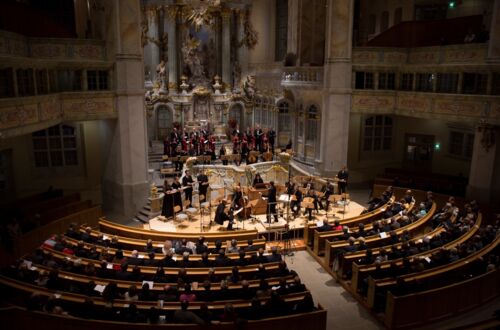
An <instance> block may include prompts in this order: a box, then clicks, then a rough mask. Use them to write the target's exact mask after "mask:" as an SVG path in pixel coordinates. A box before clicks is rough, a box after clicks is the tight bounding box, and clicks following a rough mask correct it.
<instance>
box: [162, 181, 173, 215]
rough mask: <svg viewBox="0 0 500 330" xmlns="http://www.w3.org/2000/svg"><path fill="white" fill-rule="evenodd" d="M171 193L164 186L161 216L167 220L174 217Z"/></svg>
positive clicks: (168, 187)
mask: <svg viewBox="0 0 500 330" xmlns="http://www.w3.org/2000/svg"><path fill="white" fill-rule="evenodd" d="M171 191H172V188H171V187H170V186H165V189H164V193H165V196H163V206H162V209H161V215H163V216H164V217H167V218H170V217H173V216H174V194H172V193H171Z"/></svg>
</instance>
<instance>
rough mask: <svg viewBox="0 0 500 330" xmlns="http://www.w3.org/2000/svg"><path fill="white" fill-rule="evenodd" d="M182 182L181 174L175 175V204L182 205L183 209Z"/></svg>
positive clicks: (173, 186)
mask: <svg viewBox="0 0 500 330" xmlns="http://www.w3.org/2000/svg"><path fill="white" fill-rule="evenodd" d="M181 187H182V185H181V183H180V182H179V176H178V175H176V176H175V177H174V182H173V183H172V189H175V192H174V206H180V207H181V211H182V196H181V190H180V189H181Z"/></svg>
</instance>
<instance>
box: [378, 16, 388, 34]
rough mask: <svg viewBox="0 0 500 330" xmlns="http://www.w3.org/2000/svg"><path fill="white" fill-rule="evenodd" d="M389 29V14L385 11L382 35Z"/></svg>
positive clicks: (381, 26) (382, 20)
mask: <svg viewBox="0 0 500 330" xmlns="http://www.w3.org/2000/svg"><path fill="white" fill-rule="evenodd" d="M388 28H389V12H388V11H384V12H383V13H382V18H381V19H380V33H382V32H384V31H385V30H387V29H388Z"/></svg>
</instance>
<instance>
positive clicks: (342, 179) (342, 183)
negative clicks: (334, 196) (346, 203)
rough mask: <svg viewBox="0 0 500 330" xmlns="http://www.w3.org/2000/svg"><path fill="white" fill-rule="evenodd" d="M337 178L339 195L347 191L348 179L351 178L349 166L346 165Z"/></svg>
mask: <svg viewBox="0 0 500 330" xmlns="http://www.w3.org/2000/svg"><path fill="white" fill-rule="evenodd" d="M337 178H338V179H339V183H338V184H339V195H340V194H343V193H345V192H347V179H349V172H348V171H347V166H345V165H344V167H342V169H341V170H340V171H339V173H337Z"/></svg>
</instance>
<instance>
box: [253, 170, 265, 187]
mask: <svg viewBox="0 0 500 330" xmlns="http://www.w3.org/2000/svg"><path fill="white" fill-rule="evenodd" d="M263 183H264V180H262V177H261V176H260V174H259V173H257V174H255V178H254V179H253V184H252V186H253V187H254V188H255V187H256V186H257V185H258V184H263Z"/></svg>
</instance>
